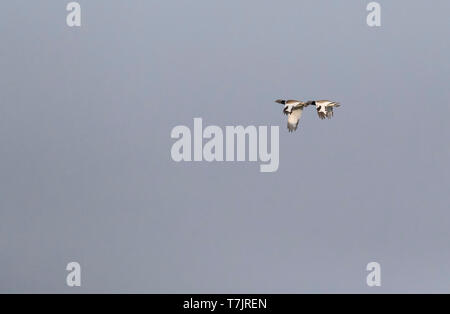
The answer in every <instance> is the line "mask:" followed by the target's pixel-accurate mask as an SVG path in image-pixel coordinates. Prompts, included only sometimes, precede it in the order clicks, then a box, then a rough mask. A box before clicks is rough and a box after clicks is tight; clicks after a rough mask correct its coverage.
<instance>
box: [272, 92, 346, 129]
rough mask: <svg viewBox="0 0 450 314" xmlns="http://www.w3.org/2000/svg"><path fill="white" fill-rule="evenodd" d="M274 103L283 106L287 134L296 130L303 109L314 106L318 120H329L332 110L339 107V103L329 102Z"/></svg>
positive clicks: (280, 100) (284, 101) (293, 100)
mask: <svg viewBox="0 0 450 314" xmlns="http://www.w3.org/2000/svg"><path fill="white" fill-rule="evenodd" d="M275 102H276V103H279V104H282V105H284V108H283V113H284V114H285V115H287V116H288V121H287V128H288V131H289V132H293V131H295V130H297V127H298V123H299V121H300V118H301V117H302V113H303V109H304V108H306V107H308V106H310V105H312V106H315V107H316V110H317V114H318V116H319V118H320V119H325V118H328V119H331V117H332V116H333V108H334V107H336V108H337V107H339V106H340V104H339V103H337V102H334V101H330V100H308V101H305V102H303V101H300V100H295V99H290V100H284V99H277V100H275Z"/></svg>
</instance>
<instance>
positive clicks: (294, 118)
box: [287, 108, 303, 132]
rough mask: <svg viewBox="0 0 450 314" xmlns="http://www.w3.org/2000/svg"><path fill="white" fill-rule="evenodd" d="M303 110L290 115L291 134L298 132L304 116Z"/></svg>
mask: <svg viewBox="0 0 450 314" xmlns="http://www.w3.org/2000/svg"><path fill="white" fill-rule="evenodd" d="M302 113H303V108H296V109H294V110H293V111H292V112H291V113H289V114H288V122H287V128H288V130H289V132H292V131H295V130H297V126H298V122H299V120H300V118H301V116H302Z"/></svg>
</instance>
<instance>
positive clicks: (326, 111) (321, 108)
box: [311, 100, 340, 119]
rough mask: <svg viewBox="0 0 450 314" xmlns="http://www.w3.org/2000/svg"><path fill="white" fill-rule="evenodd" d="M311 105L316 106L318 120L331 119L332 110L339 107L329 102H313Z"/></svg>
mask: <svg viewBox="0 0 450 314" xmlns="http://www.w3.org/2000/svg"><path fill="white" fill-rule="evenodd" d="M311 105H314V106H316V109H317V115H318V116H319V118H320V119H325V118H328V119H331V117H333V108H335V107H336V108H337V107H339V106H340V104H339V103H337V102H335V101H329V100H313V101H311Z"/></svg>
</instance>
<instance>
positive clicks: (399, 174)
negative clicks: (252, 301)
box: [0, 0, 450, 293]
mask: <svg viewBox="0 0 450 314" xmlns="http://www.w3.org/2000/svg"><path fill="white" fill-rule="evenodd" d="M68 2H69V1H60V0H58V1H56V0H54V1H4V2H3V3H2V4H1V6H0V36H1V37H0V40H1V47H0V292H41V293H47V292H62V293H73V292H85V293H90V292H146V293H171V292H177V293H233V292H234V293H250V292H252V293H301V292H331V293H335V292H344V293H346V292H361V293H376V292H385V293H389V292H431V293H433V292H447V293H448V292H450V196H449V193H450V190H449V187H450V167H449V161H450V147H449V137H450V126H449V122H448V119H449V117H450V106H449V98H450V91H449V79H450V66H449V64H450V62H449V56H450V40H449V38H450V36H449V35H450V31H449V30H450V22H449V21H450V19H449V16H450V1H448V0H435V1H431V2H430V1H425V0H420V1H419V0H414V1H411V0H408V1H406V0H402V1H379V2H380V4H381V7H382V17H381V23H382V25H381V27H379V28H370V27H368V26H367V24H366V16H367V11H366V5H367V3H369V1H362V0H355V1H313V0H310V1H298V0H297V1H256V0H246V1H237V0H232V1H230V0H228V1H206V0H201V1H199V0H196V1H143V0H141V1H125V0H120V1H119V0H114V1H106V0H103V1H100V0H97V1H87V0H80V1H79V3H80V4H81V7H82V26H81V28H70V27H68V26H67V25H66V15H67V12H66V10H65V6H66V4H67V3H68ZM276 98H299V99H304V100H307V99H331V100H336V101H339V102H341V104H342V107H340V108H339V109H338V110H336V112H335V115H334V118H333V119H332V120H326V121H321V120H319V119H318V118H317V114H316V113H315V112H314V110H313V109H312V108H308V109H309V110H308V111H307V112H305V113H304V115H303V118H302V121H301V125H300V128H299V129H298V130H297V132H295V133H291V134H290V133H288V131H287V129H286V118H285V116H283V115H282V111H281V109H282V108H281V106H280V105H278V104H276V103H274V102H273V100H274V99H276ZM194 117H202V118H203V123H204V125H211V124H213V125H219V126H225V125H244V126H247V125H279V126H280V167H279V170H278V171H277V172H275V173H260V172H259V163H251V162H241V163H236V162H235V163H233V162H231V163H230V162H222V163H219V162H216V163H208V162H200V163H194V162H191V163H176V162H174V161H172V159H171V156H170V148H171V146H172V144H173V143H174V140H172V139H171V138H170V132H171V130H172V128H173V127H174V126H176V125H183V124H184V125H188V126H189V127H191V128H192V127H193V118H194ZM71 261H77V262H79V263H80V264H81V266H82V287H80V288H69V287H67V286H66V274H67V272H66V270H65V267H66V265H67V263H69V262H71ZM371 261H377V262H379V263H380V264H381V267H382V287H380V288H369V287H368V286H367V285H366V275H367V271H366V270H365V267H366V264H367V263H368V262H371Z"/></svg>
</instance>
